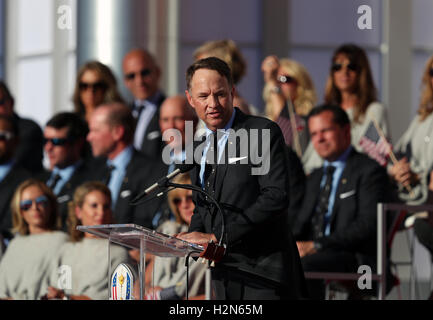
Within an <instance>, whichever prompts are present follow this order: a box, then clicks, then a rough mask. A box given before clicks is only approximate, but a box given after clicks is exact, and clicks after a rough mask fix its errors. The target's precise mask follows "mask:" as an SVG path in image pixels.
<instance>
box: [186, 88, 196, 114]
mask: <svg viewBox="0 0 433 320" xmlns="http://www.w3.org/2000/svg"><path fill="white" fill-rule="evenodd" d="M185 95H186V98H187V99H188V103H189V105H190V106H191V107H193V108H194V106H193V104H192V97H191V95H190V94H189V91H188V90H185ZM194 109H195V108H194Z"/></svg>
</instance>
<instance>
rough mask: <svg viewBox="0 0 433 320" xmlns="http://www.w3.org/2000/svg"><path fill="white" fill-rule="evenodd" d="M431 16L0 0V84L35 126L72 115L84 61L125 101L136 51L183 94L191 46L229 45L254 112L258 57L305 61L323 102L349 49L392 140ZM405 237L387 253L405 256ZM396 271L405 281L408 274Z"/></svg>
mask: <svg viewBox="0 0 433 320" xmlns="http://www.w3.org/2000/svg"><path fill="white" fill-rule="evenodd" d="M362 5H367V6H369V7H370V8H371V18H372V19H371V27H372V28H371V29H360V28H359V27H358V20H359V19H360V17H361V16H362V13H358V8H359V7H360V6H362ZM432 16H433V0H412V1H407V0H351V1H347V0H320V1H319V0H271V1H269V0H268V1H265V0H236V1H232V0H218V1H215V0H0V22H1V23H0V77H1V78H3V79H5V80H6V82H7V84H8V85H9V87H10V89H11V91H12V93H13V94H14V96H15V99H16V103H15V108H16V110H17V112H18V113H19V114H20V115H22V116H23V117H27V118H32V119H33V120H35V121H36V122H38V123H39V125H40V126H42V127H43V126H44V124H45V122H46V121H47V120H48V119H49V118H50V117H51V116H52V115H53V114H54V113H56V112H58V111H72V110H73V104H72V94H73V87H74V80H75V77H76V71H77V69H78V68H79V66H80V65H82V64H83V63H84V62H86V61H88V60H90V59H97V60H100V61H101V62H103V63H105V64H107V65H108V66H110V67H111V68H112V70H114V71H115V73H116V76H117V78H118V83H119V87H120V88H121V91H122V93H123V95H124V97H125V98H126V99H127V100H130V98H131V97H130V96H128V92H127V90H126V88H125V87H124V85H123V81H122V75H121V62H122V57H123V55H124V54H125V53H126V52H127V51H129V50H130V49H131V48H134V47H144V48H146V49H148V50H149V51H150V52H151V53H153V54H154V55H155V57H156V58H157V61H158V63H159V65H160V67H161V70H162V79H161V87H162V88H163V90H164V91H165V93H166V94H167V95H173V94H176V93H182V92H183V91H184V90H185V81H184V73H185V70H186V68H187V66H188V65H189V64H191V63H192V62H193V56H192V54H193V51H194V50H195V49H196V48H197V47H198V46H200V45H201V44H202V43H204V42H205V41H209V40H219V39H232V40H234V41H235V42H236V44H237V45H238V46H239V48H240V49H241V50H242V53H243V54H244V56H245V58H246V60H247V63H248V69H247V75H246V76H245V77H244V78H243V79H242V82H241V83H240V84H239V91H240V92H242V95H243V96H244V97H245V98H246V100H247V101H249V102H250V103H252V104H253V105H254V106H255V107H256V108H257V109H258V110H259V111H262V110H263V106H264V103H263V100H262V96H261V94H262V87H263V78H262V73H261V70H260V65H261V62H262V60H263V59H264V57H266V56H267V55H269V54H275V55H277V56H278V57H290V58H293V59H295V60H297V61H299V62H301V63H303V64H304V65H305V66H306V68H307V69H308V71H309V72H310V74H311V75H312V77H313V81H314V85H315V87H316V89H317V93H318V98H319V102H322V101H323V92H324V86H325V81H326V77H327V75H328V72H329V67H330V63H331V54H332V52H333V51H334V49H335V48H336V47H338V46H339V45H340V44H342V43H345V42H353V43H355V44H357V45H359V46H361V47H363V48H364V49H365V50H366V51H367V52H368V56H369V59H370V63H371V67H372V70H373V74H374V80H375V83H376V86H377V88H378V90H379V100H380V101H381V102H383V103H384V105H385V106H386V107H387V108H388V115H389V120H390V124H391V136H392V140H393V141H394V142H396V141H397V140H398V138H399V137H400V136H401V134H402V133H403V132H404V130H405V129H406V128H407V126H408V124H409V121H410V120H411V119H412V118H413V116H414V115H415V113H416V110H417V108H418V103H419V96H420V84H421V73H422V70H423V68H424V65H425V62H426V61H427V59H428V57H429V56H430V55H431V54H432V53H433V32H432V30H433V19H432ZM405 237H406V236H405V235H403V236H402V237H401V239H399V238H398V239H397V240H395V242H394V243H395V249H394V250H393V255H394V254H398V255H399V256H400V257H403V259H404V258H405V255H406V254H407V244H406V238H405ZM415 257H416V261H417V263H416V268H417V270H416V272H417V277H418V278H419V279H420V281H421V282H426V283H427V282H428V280H429V279H430V267H431V263H430V260H429V259H430V258H429V256H428V253H427V252H426V251H425V249H424V248H422V247H421V246H418V245H417V246H416V247H415ZM399 274H400V277H401V278H403V279H405V278H408V277H409V271H408V270H404V269H402V270H401V271H400V272H399ZM421 290H422V289H421ZM426 290H427V289H426ZM403 293H405V291H403Z"/></svg>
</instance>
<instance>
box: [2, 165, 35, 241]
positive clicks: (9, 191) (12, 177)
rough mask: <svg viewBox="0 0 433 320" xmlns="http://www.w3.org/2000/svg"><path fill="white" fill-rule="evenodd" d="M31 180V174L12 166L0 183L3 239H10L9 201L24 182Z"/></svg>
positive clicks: (10, 215)
mask: <svg viewBox="0 0 433 320" xmlns="http://www.w3.org/2000/svg"><path fill="white" fill-rule="evenodd" d="M29 178H31V173H30V172H29V171H27V170H26V169H24V168H22V167H21V166H19V165H17V164H16V165H14V166H13V167H12V169H11V171H9V173H8V174H7V175H6V177H5V178H4V179H3V180H2V181H1V182H0V230H1V232H2V233H3V234H5V238H10V237H11V234H10V229H11V228H12V213H11V209H10V208H11V200H12V196H13V195H14V193H15V190H16V189H17V188H18V186H19V185H20V184H21V182H23V181H24V180H27V179H29Z"/></svg>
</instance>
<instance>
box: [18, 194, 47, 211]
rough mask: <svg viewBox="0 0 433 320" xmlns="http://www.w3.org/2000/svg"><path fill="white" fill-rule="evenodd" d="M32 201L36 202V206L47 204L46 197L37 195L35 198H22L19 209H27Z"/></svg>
mask: <svg viewBox="0 0 433 320" xmlns="http://www.w3.org/2000/svg"><path fill="white" fill-rule="evenodd" d="M33 202H34V203H35V204H36V206H37V207H43V208H45V207H46V206H47V205H48V198H47V197H46V196H40V197H37V198H36V199H35V200H30V199H29V200H23V201H21V202H20V209H21V210H22V211H27V210H29V209H30V208H31V207H32V205H33Z"/></svg>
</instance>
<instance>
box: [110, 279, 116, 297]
mask: <svg viewBox="0 0 433 320" xmlns="http://www.w3.org/2000/svg"><path fill="white" fill-rule="evenodd" d="M112 283H113V284H112V286H111V297H112V299H113V300H117V273H116V274H114V276H113V282H112Z"/></svg>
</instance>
